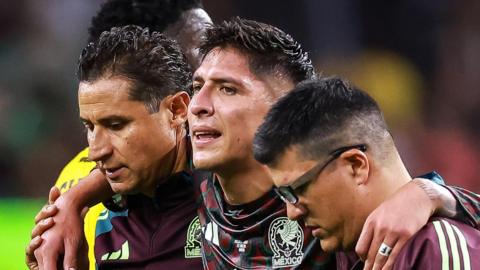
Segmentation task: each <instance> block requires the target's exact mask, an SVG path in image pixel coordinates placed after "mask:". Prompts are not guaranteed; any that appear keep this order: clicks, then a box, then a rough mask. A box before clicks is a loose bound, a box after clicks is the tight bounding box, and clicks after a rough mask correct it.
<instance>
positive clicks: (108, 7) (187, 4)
mask: <svg viewBox="0 0 480 270" xmlns="http://www.w3.org/2000/svg"><path fill="white" fill-rule="evenodd" d="M192 8H202V3H201V1H200V0H110V1H107V2H105V3H104V4H103V5H102V6H101V8H100V10H99V11H98V12H97V14H96V15H95V16H94V17H93V18H92V22H91V25H90V27H89V29H88V35H89V38H88V40H89V42H92V41H95V40H96V39H97V38H99V37H100V34H101V33H102V32H103V31H109V30H110V29H111V28H112V27H120V26H125V25H129V24H133V25H138V26H141V27H148V28H149V29H150V30H151V31H156V32H163V31H165V28H166V27H167V26H168V25H170V24H171V23H174V22H175V21H176V20H177V19H178V18H179V16H180V14H182V12H183V11H185V10H189V9H192Z"/></svg>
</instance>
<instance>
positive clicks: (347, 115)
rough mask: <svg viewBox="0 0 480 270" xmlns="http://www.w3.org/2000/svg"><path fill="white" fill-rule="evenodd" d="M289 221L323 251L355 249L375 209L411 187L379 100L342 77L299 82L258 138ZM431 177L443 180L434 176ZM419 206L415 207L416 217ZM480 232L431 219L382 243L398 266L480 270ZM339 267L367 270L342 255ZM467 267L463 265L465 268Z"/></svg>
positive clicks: (262, 158)
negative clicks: (400, 240) (300, 225)
mask: <svg viewBox="0 0 480 270" xmlns="http://www.w3.org/2000/svg"><path fill="white" fill-rule="evenodd" d="M254 154H255V158H256V159H257V160H258V161H260V162H262V163H263V164H266V165H267V166H268V167H269V170H270V172H271V175H272V177H273V181H274V183H275V186H276V188H275V190H276V192H277V194H278V195H279V196H280V197H281V198H282V199H283V201H284V202H285V203H286V205H287V215H288V217H289V218H290V219H292V220H300V219H301V220H303V221H304V222H305V224H306V225H307V226H308V227H310V228H311V229H312V234H313V235H314V236H315V237H317V238H318V239H319V240H320V245H321V247H322V249H323V250H324V251H327V252H333V251H338V250H342V251H346V252H348V251H351V250H353V249H354V247H355V244H356V242H357V241H358V239H359V237H360V233H361V231H362V227H363V226H364V223H365V221H366V219H367V217H368V216H369V215H370V213H372V211H373V210H374V209H375V208H377V207H378V206H379V205H380V204H381V203H383V202H384V201H385V200H386V199H387V198H389V197H391V196H392V195H393V194H394V193H396V192H397V191H398V190H399V189H401V188H402V187H403V186H404V185H405V184H406V183H408V182H410V181H413V182H416V183H417V184H419V185H424V183H423V182H417V180H412V177H411V176H410V175H409V173H408V171H407V169H406V168H405V166H404V164H403V162H402V160H401V158H400V156H399V154H398V151H397V149H396V147H395V144H394V141H393V138H392V136H391V134H390V133H389V131H388V127H387V125H386V123H385V120H384V119H383V116H382V113H381V111H380V109H379V107H378V105H377V104H376V102H375V101H374V100H373V99H372V98H371V97H370V96H368V94H366V93H365V92H363V91H361V90H359V89H357V88H354V87H351V86H349V85H348V83H346V82H345V81H343V80H341V79H338V78H325V79H319V80H315V81H310V82H304V83H302V84H300V85H298V86H297V87H296V88H295V89H294V90H293V91H292V92H290V93H289V94H288V95H286V96H285V97H283V98H282V99H281V100H280V101H279V102H278V103H277V104H275V105H274V106H273V107H272V109H271V110H270V111H269V113H268V114H267V117H266V120H265V122H264V123H263V124H262V125H261V126H260V128H259V130H258V132H257V134H256V137H255V139H254ZM428 178H431V179H434V180H437V181H438V182H442V180H441V178H440V176H439V175H436V174H435V173H432V174H431V175H429V177H428ZM413 211H415V209H412V212H413ZM479 253H480V231H479V230H478V229H475V228H473V227H470V226H467V225H465V224H462V223H459V222H457V221H454V220H451V219H448V218H435V217H434V218H432V219H430V220H429V222H428V223H427V225H425V226H424V227H423V228H422V229H421V230H420V231H419V232H418V233H417V234H415V235H414V237H412V239H410V240H408V241H407V243H406V244H405V246H404V247H403V248H402V249H398V248H397V245H396V243H393V244H392V243H385V242H384V243H382V244H381V246H380V248H379V249H378V254H379V255H380V256H383V257H386V258H389V256H392V255H394V254H395V255H396V259H395V260H394V261H393V260H388V261H387V264H386V265H385V267H393V269H450V267H452V268H453V269H480V257H478V256H475V255H476V254H479ZM336 259H337V269H363V266H364V265H363V262H362V261H361V260H359V259H358V257H357V256H355V254H353V253H345V252H338V253H337V255H336ZM460 267H462V268H460Z"/></svg>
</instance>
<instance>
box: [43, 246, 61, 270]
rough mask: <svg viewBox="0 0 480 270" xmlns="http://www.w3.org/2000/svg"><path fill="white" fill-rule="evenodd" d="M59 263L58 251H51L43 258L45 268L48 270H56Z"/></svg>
mask: <svg viewBox="0 0 480 270" xmlns="http://www.w3.org/2000/svg"><path fill="white" fill-rule="evenodd" d="M57 261H58V252H57V251H56V250H49V252H46V253H45V254H44V256H43V263H42V265H43V267H44V269H46V270H56V269H58V267H57Z"/></svg>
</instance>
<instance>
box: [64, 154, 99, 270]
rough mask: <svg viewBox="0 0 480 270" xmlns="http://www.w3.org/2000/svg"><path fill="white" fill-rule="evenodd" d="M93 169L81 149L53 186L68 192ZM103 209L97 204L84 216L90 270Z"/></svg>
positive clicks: (93, 166)
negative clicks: (99, 218) (97, 223)
mask: <svg viewBox="0 0 480 270" xmlns="http://www.w3.org/2000/svg"><path fill="white" fill-rule="evenodd" d="M93 168H95V162H91V161H89V160H88V148H85V149H83V150H82V151H81V152H80V153H78V154H77V156H75V157H74V158H73V159H72V160H71V161H70V162H69V163H68V164H67V165H66V166H65V168H63V170H62V172H61V173H60V176H59V177H58V179H57V182H56V183H55V186H56V187H58V188H59V189H60V192H61V193H64V192H65V191H67V190H69V189H70V188H71V187H72V186H74V185H76V184H78V181H79V180H80V179H82V178H83V177H85V176H87V175H88V174H89V173H90V171H91V170H93ZM104 209H105V207H104V206H103V204H101V203H100V204H97V205H95V206H93V207H91V208H90V209H89V210H88V213H87V215H86V216H85V225H84V231H85V237H86V239H87V243H88V260H89V265H90V270H95V255H94V253H93V251H94V249H93V248H94V243H95V224H96V222H97V218H98V216H99V214H100V212H102V211H103V210H104Z"/></svg>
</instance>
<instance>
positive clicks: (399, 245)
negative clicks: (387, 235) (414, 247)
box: [382, 240, 407, 270]
mask: <svg viewBox="0 0 480 270" xmlns="http://www.w3.org/2000/svg"><path fill="white" fill-rule="evenodd" d="M406 242H407V240H398V241H397V243H395V245H394V246H393V250H392V253H390V256H388V258H387V262H386V263H385V265H384V266H383V267H382V270H390V269H393V265H394V264H395V260H396V259H397V256H398V254H399V253H400V251H401V250H402V248H403V246H404V245H405V243H406Z"/></svg>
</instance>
